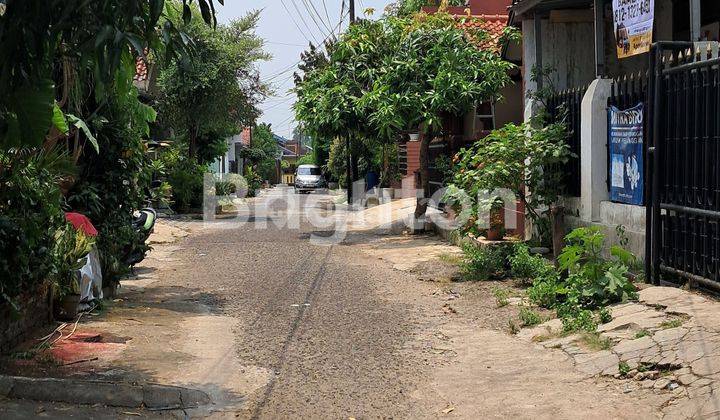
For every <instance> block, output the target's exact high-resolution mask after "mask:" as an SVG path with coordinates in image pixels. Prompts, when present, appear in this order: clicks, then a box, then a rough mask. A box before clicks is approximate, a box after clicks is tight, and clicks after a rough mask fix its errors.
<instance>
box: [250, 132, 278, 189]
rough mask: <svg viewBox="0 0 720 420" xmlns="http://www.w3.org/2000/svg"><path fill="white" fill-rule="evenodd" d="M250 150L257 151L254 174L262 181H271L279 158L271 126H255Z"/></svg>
mask: <svg viewBox="0 0 720 420" xmlns="http://www.w3.org/2000/svg"><path fill="white" fill-rule="evenodd" d="M252 150H255V151H257V153H256V154H257V156H258V158H257V159H256V160H255V162H254V163H255V165H256V172H257V174H258V175H260V176H261V177H262V179H272V178H273V174H274V173H275V170H276V166H275V163H276V161H277V159H278V157H279V156H280V148H279V147H278V144H277V142H276V141H275V136H274V135H273V132H272V126H271V125H270V124H267V123H261V124H258V125H257V126H255V130H254V132H253V138H252Z"/></svg>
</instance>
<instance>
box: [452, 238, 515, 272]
mask: <svg viewBox="0 0 720 420" xmlns="http://www.w3.org/2000/svg"><path fill="white" fill-rule="evenodd" d="M462 250H463V254H464V255H463V260H462V262H461V263H460V269H461V271H462V273H463V276H464V277H465V279H467V280H489V279H497V278H502V277H504V275H505V256H506V253H505V252H504V251H503V249H502V248H497V247H487V246H478V245H475V244H469V243H466V244H463V246H462Z"/></svg>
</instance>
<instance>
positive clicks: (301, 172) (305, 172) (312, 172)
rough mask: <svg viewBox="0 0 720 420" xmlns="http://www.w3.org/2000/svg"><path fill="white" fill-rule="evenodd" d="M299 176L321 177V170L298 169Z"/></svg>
mask: <svg viewBox="0 0 720 420" xmlns="http://www.w3.org/2000/svg"><path fill="white" fill-rule="evenodd" d="M298 175H320V168H298Z"/></svg>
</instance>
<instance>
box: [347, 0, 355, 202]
mask: <svg viewBox="0 0 720 420" xmlns="http://www.w3.org/2000/svg"><path fill="white" fill-rule="evenodd" d="M353 23H355V0H350V24H351V25H352V24H353ZM345 155H346V159H345V177H346V178H347V204H348V208H349V207H350V206H351V205H352V196H353V194H352V189H353V173H352V158H351V156H350V136H349V135H347V136H346V137H345Z"/></svg>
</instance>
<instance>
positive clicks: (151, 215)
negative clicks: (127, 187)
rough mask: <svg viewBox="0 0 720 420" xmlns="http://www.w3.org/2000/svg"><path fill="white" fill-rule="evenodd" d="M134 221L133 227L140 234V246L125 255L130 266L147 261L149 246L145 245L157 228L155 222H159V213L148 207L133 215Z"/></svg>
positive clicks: (125, 259)
mask: <svg viewBox="0 0 720 420" xmlns="http://www.w3.org/2000/svg"><path fill="white" fill-rule="evenodd" d="M133 217H134V220H133V222H132V227H133V229H134V230H135V232H137V234H138V244H137V246H134V247H132V248H131V249H130V250H128V252H127V254H126V255H125V258H124V261H125V263H127V264H128V265H130V266H134V265H135V264H137V263H139V262H140V261H142V260H144V259H145V254H146V253H147V251H148V249H149V248H148V246H146V245H145V243H146V242H147V240H148V238H149V237H150V234H151V233H152V232H153V229H154V228H155V222H156V221H157V213H156V212H155V210H154V209H153V208H151V207H146V208H144V209H141V210H140V211H137V212H135V214H133Z"/></svg>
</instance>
